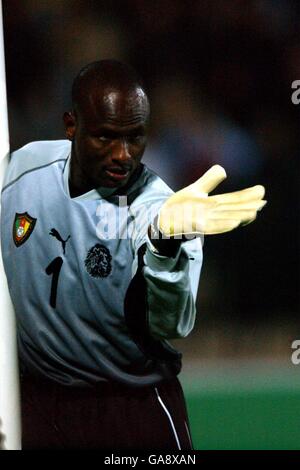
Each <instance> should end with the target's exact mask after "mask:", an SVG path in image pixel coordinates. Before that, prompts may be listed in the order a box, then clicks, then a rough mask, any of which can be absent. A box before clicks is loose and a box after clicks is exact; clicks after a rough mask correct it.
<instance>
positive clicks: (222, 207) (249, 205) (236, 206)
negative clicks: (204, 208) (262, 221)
mask: <svg viewBox="0 0 300 470" xmlns="http://www.w3.org/2000/svg"><path fill="white" fill-rule="evenodd" d="M266 204H267V201H264V200H262V201H251V202H237V203H233V204H226V203H219V204H218V205H217V207H215V208H214V211H215V212H221V211H238V210H253V211H260V210H261V209H262V208H263V207H264V206H265V205H266Z"/></svg>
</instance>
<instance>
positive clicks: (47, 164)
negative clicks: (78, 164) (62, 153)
mask: <svg viewBox="0 0 300 470" xmlns="http://www.w3.org/2000/svg"><path fill="white" fill-rule="evenodd" d="M66 160H68V158H58V159H57V160H54V161H53V162H50V163H46V164H45V165H41V166H37V167H36V168H31V169H30V170H26V171H24V173H22V174H21V175H19V176H18V177H17V178H15V179H14V180H13V181H10V182H9V183H8V184H7V185H6V186H4V187H3V188H2V190H1V193H3V192H4V191H5V190H6V189H8V188H9V187H10V186H12V185H13V184H15V183H16V182H17V181H19V179H21V178H22V177H23V176H24V175H26V174H28V173H32V172H33V171H37V170H40V169H41V168H46V167H47V166H51V165H53V164H54V163H57V162H65V161H66Z"/></svg>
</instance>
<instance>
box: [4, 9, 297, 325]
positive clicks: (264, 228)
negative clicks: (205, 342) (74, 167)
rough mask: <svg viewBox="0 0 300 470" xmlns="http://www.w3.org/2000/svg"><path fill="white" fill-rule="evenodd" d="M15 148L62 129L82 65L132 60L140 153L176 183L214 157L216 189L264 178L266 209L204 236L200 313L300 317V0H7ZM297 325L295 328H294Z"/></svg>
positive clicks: (245, 318)
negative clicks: (143, 125)
mask: <svg viewBox="0 0 300 470" xmlns="http://www.w3.org/2000/svg"><path fill="white" fill-rule="evenodd" d="M3 9H4V33H5V44H6V69H7V88H8V103H9V122H10V138H11V148H12V149H15V148H18V147H20V146H21V145H23V144H25V143H27V142H29V141H33V140H47V139H60V138H64V133H63V126H62V119H61V116H62V113H63V111H64V110H66V109H69V108H70V88H71V84H72V80H73V78H74V76H75V75H76V74H77V72H78V71H79V69H80V68H81V67H82V66H83V65H85V64H87V63H89V62H92V61H94V60H98V59H103V58H116V59H119V60H122V61H125V62H127V63H130V64H132V65H133V66H134V67H135V68H136V69H137V70H138V72H139V73H140V75H141V76H142V77H143V79H144V83H145V86H146V89H147V90H148V92H149V96H150V100H151V107H152V117H151V129H150V137H149V146H148V149H147V152H146V154H145V162H146V163H147V164H148V166H150V167H151V168H152V169H153V170H155V171H156V172H157V173H158V174H159V175H160V176H162V177H163V178H164V179H165V180H166V182H167V183H168V184H169V185H170V186H171V187H172V188H173V189H179V188H181V187H182V186H183V185H186V184H189V183H192V182H193V181H195V179H197V178H199V177H200V176H201V175H202V173H203V172H204V171H206V170H207V169H208V168H209V167H210V166H211V165H213V164H215V163H219V164H221V165H223V166H224V168H225V169H226V171H227V174H228V179H227V180H226V181H225V182H224V183H222V185H221V186H220V187H219V188H218V189H217V191H227V190H228V191H231V190H237V189H241V188H243V187H246V186H250V185H252V184H258V183H259V184H264V185H265V186H266V199H267V200H268V201H269V203H268V205H267V206H266V207H265V209H264V210H263V212H262V214H259V216H258V219H257V221H256V222H255V223H254V224H252V225H249V226H247V227H244V228H241V229H239V230H237V231H235V232H234V233H231V234H225V235H222V236H219V237H207V238H206V240H205V245H204V252H205V263H204V268H203V276H202V282H201V286H200V290H199V313H200V315H199V318H200V322H201V318H203V317H204V319H205V320H204V321H207V322H208V323H212V324H214V323H215V324H217V323H219V322H223V323H224V324H226V323H227V324H230V323H231V322H233V321H234V322H237V323H243V324H244V323H246V324H251V323H253V322H255V323H257V322H258V321H259V322H261V323H264V324H266V325H267V324H269V323H270V322H274V321H276V322H279V324H280V323H281V322H282V324H283V323H284V322H286V321H294V322H295V324H296V322H298V323H297V324H298V325H299V319H298V317H299V306H300V303H299V166H298V161H299V153H300V145H299V144H300V142H299V140H300V139H299V135H300V132H299V129H300V122H299V116H300V105H299V106H298V107H297V106H295V105H293V103H292V101H291V94H292V89H291V84H292V82H293V81H294V80H300V34H299V25H300V2H297V1H292V0H247V1H244V0H227V1H221V0H214V1H211V0H152V1H150V0H109V1H101V0H98V1H96V0H95V1H92V0H84V1H83V0H51V1H46V0H25V1H22V2H20V1H17V0H4V1H3ZM295 334H296V333H295Z"/></svg>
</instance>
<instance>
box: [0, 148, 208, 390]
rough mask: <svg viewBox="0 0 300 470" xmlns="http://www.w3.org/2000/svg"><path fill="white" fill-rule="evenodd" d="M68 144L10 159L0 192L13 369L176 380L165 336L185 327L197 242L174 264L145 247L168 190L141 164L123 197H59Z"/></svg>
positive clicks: (190, 319) (145, 381) (82, 378)
mask: <svg viewBox="0 0 300 470" xmlns="http://www.w3.org/2000/svg"><path fill="white" fill-rule="evenodd" d="M70 151H71V144H70V142H69V141H66V140H59V141H42V142H33V143H30V144H28V145H26V146H24V147H23V148H21V149H20V150H18V151H16V152H14V153H13V154H12V157H11V161H10V164H9V167H8V170H7V173H6V178H5V182H4V186H3V190H2V200H1V204H2V209H1V210H2V212H1V243H2V254H3V261H4V267H5V272H6V275H7V279H8V285H9V290H10V294H11V297H12V301H13V304H14V308H15V312H16V317H17V329H18V346H19V356H20V361H21V367H22V370H23V371H24V372H25V373H30V374H33V375H35V376H40V377H47V378H51V379H53V380H55V381H57V382H59V383H62V384H66V385H75V386H86V385H91V384H94V383H97V382H100V381H103V380H104V381H105V380H115V381H119V382H122V383H125V384H128V385H132V386H144V385H149V384H154V383H157V382H159V381H160V380H162V379H164V378H169V377H172V376H174V375H176V374H178V373H179V371H180V368H181V354H180V353H179V352H178V351H176V350H175V349H174V348H173V347H171V345H170V344H169V341H168V340H170V339H172V338H178V337H184V336H186V335H187V334H188V333H189V332H190V331H191V329H192V328H193V325H194V320H195V298H196V292H197V286H198V281H199V275H200V268H201V263H202V248H201V242H200V240H199V239H196V240H192V241H188V242H185V243H183V244H182V245H181V248H180V250H179V252H178V254H177V256H176V257H175V258H168V257H164V256H159V255H158V254H156V253H155V252H153V250H152V247H151V243H150V241H149V239H148V235H147V228H148V225H149V223H150V222H151V220H153V218H154V217H155V215H156V214H157V211H158V210H159V207H160V206H161V204H162V203H163V202H164V201H165V200H166V198H168V197H169V196H170V194H172V192H171V190H170V189H169V188H168V186H167V185H166V184H165V183H164V182H163V181H162V180H161V179H160V178H159V177H158V176H157V175H155V174H154V173H153V172H151V171H150V170H149V169H147V168H146V167H145V166H144V167H143V170H142V172H141V175H140V176H139V178H138V179H137V180H136V181H135V183H133V185H132V186H131V187H130V189H129V190H127V192H126V194H122V195H116V194H114V193H113V192H112V191H111V190H107V189H105V188H99V189H98V190H92V191H90V192H88V193H86V194H84V195H81V196H79V197H75V198H71V197H70V194H69V187H68V174H69V164H70Z"/></svg>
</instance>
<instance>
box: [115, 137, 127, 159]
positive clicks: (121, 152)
mask: <svg viewBox="0 0 300 470" xmlns="http://www.w3.org/2000/svg"><path fill="white" fill-rule="evenodd" d="M114 159H116V160H118V161H128V160H131V155H130V152H129V146H128V142H127V141H126V139H120V140H118V141H117V142H116V146H115V148H114V152H113V160H114Z"/></svg>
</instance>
